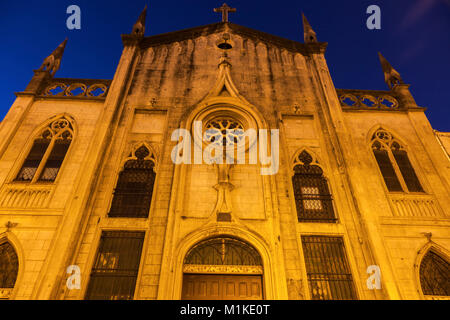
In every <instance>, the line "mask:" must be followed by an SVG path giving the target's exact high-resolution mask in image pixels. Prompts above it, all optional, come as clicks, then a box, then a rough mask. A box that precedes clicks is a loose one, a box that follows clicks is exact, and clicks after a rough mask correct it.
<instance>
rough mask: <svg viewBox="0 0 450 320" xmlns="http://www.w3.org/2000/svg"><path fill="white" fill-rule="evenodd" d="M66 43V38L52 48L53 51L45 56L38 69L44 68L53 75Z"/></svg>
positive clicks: (59, 63) (58, 65)
mask: <svg viewBox="0 0 450 320" xmlns="http://www.w3.org/2000/svg"><path fill="white" fill-rule="evenodd" d="M66 44H67V38H66V39H65V40H64V41H63V42H62V43H61V44H60V45H59V46H58V47H57V48H56V49H55V50H53V52H52V53H51V54H50V55H49V56H48V57H47V58H45V60H44V62H43V63H42V65H41V67H40V68H39V71H43V70H45V71H48V72H50V74H51V75H52V76H54V75H55V73H56V71H58V70H59V67H60V65H61V59H62V57H63V54H64V50H65V49H66Z"/></svg>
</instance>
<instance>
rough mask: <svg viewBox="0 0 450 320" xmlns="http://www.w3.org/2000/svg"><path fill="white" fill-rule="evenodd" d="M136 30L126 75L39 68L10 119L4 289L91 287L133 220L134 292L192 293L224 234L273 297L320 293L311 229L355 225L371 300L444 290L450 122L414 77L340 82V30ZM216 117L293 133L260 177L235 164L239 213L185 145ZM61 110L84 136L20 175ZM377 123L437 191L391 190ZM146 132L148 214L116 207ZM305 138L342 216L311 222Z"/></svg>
mask: <svg viewBox="0 0 450 320" xmlns="http://www.w3.org/2000/svg"><path fill="white" fill-rule="evenodd" d="M224 33H227V34H228V35H230V40H229V41H230V43H231V46H232V49H231V50H228V52H227V54H226V55H225V56H224V54H223V52H222V50H221V49H220V48H218V46H217V44H218V43H221V41H223V34H224ZM122 38H123V43H124V50H123V53H122V57H121V59H120V61H119V64H118V66H117V70H116V73H115V76H114V79H113V80H112V81H108V80H90V79H57V78H53V77H52V76H51V75H50V74H49V73H48V71H44V70H38V71H36V72H35V76H34V77H33V80H32V81H31V83H30V85H29V86H28V87H27V89H26V90H25V91H24V92H21V93H17V99H16V101H15V102H14V104H13V105H12V107H11V109H10V111H9V113H8V114H7V116H6V117H5V119H4V121H3V122H2V123H1V124H0V137H1V139H0V168H1V170H0V238H3V239H7V240H8V241H9V242H10V243H11V244H12V245H13V247H14V248H15V250H16V252H17V254H18V260H19V271H18V277H17V280H16V285H15V287H14V289H12V290H9V291H8V292H6V291H5V293H4V297H6V298H10V299H83V298H84V297H85V295H86V290H87V284H88V282H89V279H90V271H91V269H92V266H93V263H94V258H95V256H96V252H97V248H98V244H99V241H100V236H101V233H102V231H105V230H130V231H131V230H132V231H144V232H145V234H146V236H145V241H144V245H143V250H142V258H141V263H140V267H139V273H138V277H137V285H136V290H135V296H134V298H135V299H180V298H181V292H182V283H183V260H184V257H185V256H186V253H187V252H188V250H189V249H190V248H191V247H193V246H194V245H195V244H196V243H198V242H200V241H202V240H204V239H207V238H209V237H212V236H220V235H227V236H232V237H236V238H239V239H241V240H243V241H245V242H247V243H249V244H250V245H251V246H253V247H254V248H255V249H256V250H257V251H258V252H259V254H260V255H261V259H262V261H263V267H264V275H263V284H264V285H263V287H264V297H265V298H266V299H294V300H296V299H298V300H301V299H311V293H310V289H309V287H308V280H307V271H306V265H305V260H304V252H303V248H302V242H301V236H305V235H327V236H339V237H342V238H343V240H344V245H345V250H346V254H347V258H348V261H349V265H350V270H351V274H352V276H353V282H354V285H355V289H356V292H357V297H358V298H359V299H424V298H431V297H425V296H424V295H423V293H422V290H421V286H420V280H419V270H418V266H419V265H420V262H421V259H422V257H423V256H424V255H425V253H426V252H427V251H428V250H429V249H430V248H433V249H434V250H436V251H439V252H440V253H441V254H442V255H443V256H444V257H447V258H448V257H449V256H450V254H449V250H450V201H449V192H450V174H449V168H450V162H449V158H448V151H447V153H446V152H444V150H445V149H446V150H448V149H449V143H448V134H437V137H438V138H436V135H435V132H434V131H433V129H432V127H431V125H430V123H429V122H428V120H427V118H426V116H425V114H424V110H425V109H424V108H422V107H419V106H417V105H416V104H415V102H414V99H412V97H411V96H410V94H409V91H408V86H407V85H404V84H398V85H397V86H395V87H394V88H393V89H392V90H390V91H367V90H366V91H364V90H337V89H336V88H335V87H334V84H333V81H332V78H331V75H330V72H329V69H328V66H327V64H326V60H325V57H324V54H325V49H326V44H325V43H317V42H312V43H306V44H303V43H298V42H295V41H290V40H286V39H281V38H278V37H275V36H272V35H269V34H265V33H262V32H259V31H255V30H251V29H248V28H245V27H241V26H238V25H235V24H231V23H228V22H222V23H217V24H212V25H208V26H204V27H198V28H193V29H188V30H183V31H177V32H173V33H169V34H164V35H158V36H152V37H143V35H142V34H133V35H124V36H123V37H122ZM58 90H59V91H60V92H59V93H56V94H55V92H56V91H58ZM77 90H78V91H79V92H81V93H80V94H78V95H75V92H77ZM97 90H100V91H101V93H100V94H94V92H96V91H97ZM349 101H350V102H349ZM352 101H353V102H356V103H352ZM386 101H387V102H386ZM215 114H218V115H220V114H225V115H228V114H234V115H235V116H236V117H237V118H240V119H242V121H243V122H245V123H247V125H248V127H250V128H254V129H278V130H279V132H280V148H279V161H280V167H279V171H278V173H277V174H275V175H261V174H260V169H261V167H262V164H261V163H260V162H258V164H257V165H251V164H243V165H235V166H234V167H233V168H231V169H230V171H229V182H230V183H231V184H232V186H233V189H232V190H231V191H229V194H228V196H227V197H228V199H229V201H230V203H229V205H230V207H231V208H232V209H231V210H230V211H231V213H230V216H231V221H217V219H216V215H215V212H216V211H217V203H218V194H219V192H218V189H217V188H215V186H216V185H217V184H218V168H217V166H214V165H208V164H193V165H187V164H181V165H175V164H174V163H173V161H172V157H171V155H172V150H173V149H174V147H175V146H176V145H177V144H178V141H172V139H171V136H172V132H173V131H174V130H176V129H179V128H185V129H187V130H189V131H191V132H192V128H193V122H194V121H196V120H206V119H208V117H211V116H213V115H215ZM58 117H68V118H70V119H72V122H73V127H74V138H73V142H72V144H71V147H70V149H69V151H68V154H67V155H66V159H65V160H64V163H63V166H62V167H61V170H60V173H59V174H58V177H57V179H56V181H55V182H54V183H46V184H42V183H31V184H30V183H28V184H24V183H18V182H15V181H14V178H15V177H16V175H17V173H18V171H19V170H20V168H21V166H22V163H23V161H24V159H25V158H26V156H27V154H28V152H29V150H30V148H31V145H32V143H33V141H34V138H35V135H36V133H37V132H38V131H39V130H40V129H41V128H42V127H44V126H45V125H47V124H48V123H49V121H50V122H51V121H52V119H57V118H58ZM378 129H384V130H386V131H389V132H390V133H391V134H392V135H393V136H395V137H396V139H398V140H399V141H401V142H402V144H403V147H405V148H406V150H407V152H408V156H409V158H410V161H411V163H412V166H413V168H414V169H415V172H416V174H417V176H418V179H419V180H420V182H421V184H422V186H423V188H424V191H425V192H423V193H420V194H419V193H408V192H396V193H392V192H389V191H388V190H387V188H386V185H385V183H384V181H383V177H382V175H381V173H380V171H379V169H378V167H377V162H376V160H375V158H374V156H373V153H372V149H371V139H372V137H373V135H374V133H375V132H376V130H378ZM142 145H145V146H147V147H148V149H149V150H150V151H151V153H152V155H153V156H154V158H155V162H156V168H155V171H156V181H155V186H154V190H153V196H152V201H151V208H150V213H149V218H148V219H143V218H110V217H108V212H109V209H110V206H111V202H112V197H113V194H114V188H115V185H116V183H117V179H118V176H119V173H120V172H121V170H122V169H123V166H124V163H125V161H126V160H127V159H129V157H130V154H133V152H134V151H135V150H136V148H138V147H139V146H142ZM304 150H306V151H307V152H308V153H309V154H310V155H311V156H312V157H313V158H314V162H315V163H317V165H318V166H320V168H321V169H322V170H323V172H324V176H325V177H326V178H327V181H328V184H329V188H330V192H331V194H332V196H333V206H334V211H335V213H336V216H337V219H338V221H337V222H336V223H313V222H305V223H303V222H298V219H297V212H296V203H295V196H294V190H293V185H292V176H293V174H294V171H293V168H294V165H295V162H296V159H297V158H298V155H299V154H300V153H301V152H302V151H304ZM219 182H220V181H219ZM36 199H37V200H36ZM8 222H11V223H13V225H14V226H13V227H11V226H9V227H6V226H5V225H6V224H7V223H8ZM430 233H431V236H430ZM70 265H77V266H79V267H80V270H81V289H80V290H69V289H68V288H67V286H66V280H67V278H68V274H67V273H66V268H67V267H68V266H70ZM371 265H377V266H379V267H380V270H381V272H382V278H381V281H382V288H381V289H380V290H369V289H368V287H367V285H366V282H367V279H368V277H369V275H368V274H367V271H366V270H367V268H368V267H369V266H371ZM0 290H1V289H0Z"/></svg>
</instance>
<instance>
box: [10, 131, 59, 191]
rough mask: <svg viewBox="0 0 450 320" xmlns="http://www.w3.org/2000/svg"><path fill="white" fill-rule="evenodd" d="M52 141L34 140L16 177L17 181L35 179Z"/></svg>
mask: <svg viewBox="0 0 450 320" xmlns="http://www.w3.org/2000/svg"><path fill="white" fill-rule="evenodd" d="M50 142H51V140H50V139H37V140H35V141H34V143H33V147H32V148H31V150H30V153H29V154H28V157H27V158H26V160H25V162H24V163H23V165H22V168H21V169H20V171H19V174H18V175H17V177H16V181H24V182H31V181H32V180H33V178H34V175H35V174H36V171H37V169H38V168H39V164H40V163H41V161H42V158H43V157H44V154H45V152H46V151H47V148H48V146H49V145H50Z"/></svg>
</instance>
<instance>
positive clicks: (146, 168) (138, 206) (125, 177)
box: [109, 146, 156, 218]
mask: <svg viewBox="0 0 450 320" xmlns="http://www.w3.org/2000/svg"><path fill="white" fill-rule="evenodd" d="M131 158H132V159H130V160H128V161H127V162H126V163H125V165H124V167H123V170H122V172H120V174H119V179H118V181H117V185H116V189H115V190H114V195H113V200H112V204H111V209H110V211H109V217H111V218H147V217H148V215H149V211H150V206H151V201H152V196H153V187H154V184H155V179H156V173H155V159H154V156H153V154H152V153H151V151H150V150H149V149H148V148H147V147H146V146H141V147H139V148H138V149H137V150H135V152H134V154H132V157H131Z"/></svg>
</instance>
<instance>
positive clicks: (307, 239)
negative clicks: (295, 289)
mask: <svg viewBox="0 0 450 320" xmlns="http://www.w3.org/2000/svg"><path fill="white" fill-rule="evenodd" d="M302 244H303V252H304V255H305V263H306V272H307V275H308V283H309V288H310V292H311V298H312V300H356V299H357V296H356V290H355V287H354V283H353V278H352V273H351V271H350V266H349V263H348V260H347V255H346V253H345V247H344V242H343V240H342V238H340V237H326V236H303V237H302Z"/></svg>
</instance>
